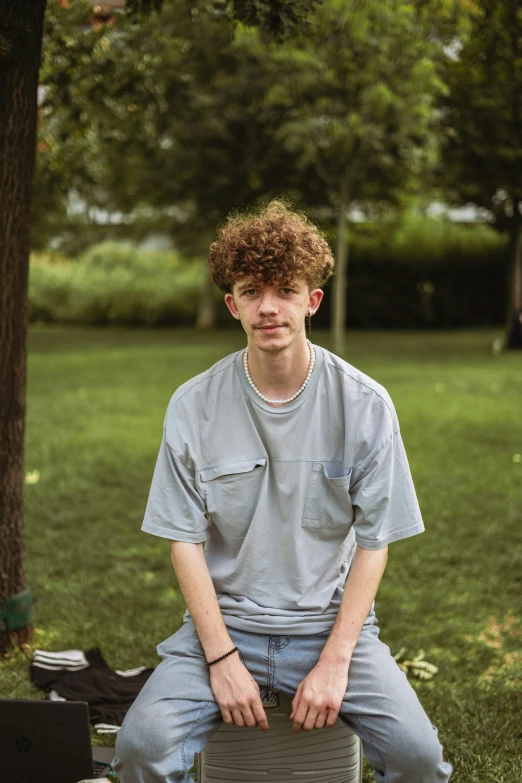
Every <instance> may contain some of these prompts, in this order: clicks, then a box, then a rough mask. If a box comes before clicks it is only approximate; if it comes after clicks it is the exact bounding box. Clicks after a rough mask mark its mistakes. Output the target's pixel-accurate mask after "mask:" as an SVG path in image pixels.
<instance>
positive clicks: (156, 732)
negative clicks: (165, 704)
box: [116, 703, 175, 767]
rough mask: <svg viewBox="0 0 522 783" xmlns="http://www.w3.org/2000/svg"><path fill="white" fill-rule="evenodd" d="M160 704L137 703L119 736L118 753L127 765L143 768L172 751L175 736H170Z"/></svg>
mask: <svg viewBox="0 0 522 783" xmlns="http://www.w3.org/2000/svg"><path fill="white" fill-rule="evenodd" d="M165 718H166V716H165V715H163V714H162V710H161V708H160V707H159V705H157V704H155V705H144V706H143V707H142V706H140V705H139V703H136V704H134V705H133V706H132V707H131V709H130V710H129V712H128V713H127V715H126V717H125V720H124V721H123V724H122V727H121V729H120V730H119V731H118V735H117V738H116V756H117V757H118V761H120V762H122V763H126V764H132V765H135V764H139V766H140V767H144V766H147V765H148V764H151V763H152V764H154V763H157V762H158V761H159V760H161V759H163V758H164V757H165V754H167V753H169V752H170V753H172V751H173V750H174V747H175V738H173V737H172V736H170V737H169V736H167V730H166V727H167V725H168V724H167V720H165Z"/></svg>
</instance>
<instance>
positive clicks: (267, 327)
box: [257, 324, 283, 332]
mask: <svg viewBox="0 0 522 783" xmlns="http://www.w3.org/2000/svg"><path fill="white" fill-rule="evenodd" d="M282 326H283V324H264V325H263V326H258V327H257V328H258V329H261V331H262V332H273V331H275V329H281V328H282Z"/></svg>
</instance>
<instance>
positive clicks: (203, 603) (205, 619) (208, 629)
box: [170, 541, 237, 668]
mask: <svg viewBox="0 0 522 783" xmlns="http://www.w3.org/2000/svg"><path fill="white" fill-rule="evenodd" d="M170 557H171V560H172V565H173V567H174V571H175V573H176V577H177V579H178V583H179V586H180V589H181V592H182V593H183V598H184V599H185V603H186V605H187V607H188V610H189V612H190V616H191V617H192V620H193V621H194V625H195V626H196V631H197V633H198V636H199V641H200V642H201V646H202V647H203V650H204V652H205V657H206V659H207V661H213V660H214V659H215V658H219V657H220V656H221V655H224V654H225V653H227V652H229V650H232V649H233V648H234V647H235V645H234V642H233V641H232V639H231V638H230V634H229V633H228V630H227V626H226V625H225V621H224V620H223V615H222V614H221V609H220V608H219V604H218V600H217V596H216V591H215V589H214V584H213V582H212V578H211V576H210V573H209V570H208V566H207V561H206V560H205V553H204V551H203V544H188V543H185V542H184V541H172V544H171V547H170ZM234 656H235V657H237V653H233V655H231V656H230V657H231V658H232V657H234ZM214 665H215V666H218V665H219V664H214ZM211 668H212V667H211Z"/></svg>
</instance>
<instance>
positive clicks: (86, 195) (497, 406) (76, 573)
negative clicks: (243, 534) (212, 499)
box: [0, 0, 522, 783]
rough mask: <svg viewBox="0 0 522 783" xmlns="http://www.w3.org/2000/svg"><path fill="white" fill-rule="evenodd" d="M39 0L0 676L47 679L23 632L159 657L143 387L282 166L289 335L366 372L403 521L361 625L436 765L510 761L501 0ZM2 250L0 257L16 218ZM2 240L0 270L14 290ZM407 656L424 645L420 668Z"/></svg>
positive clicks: (153, 407)
mask: <svg viewBox="0 0 522 783" xmlns="http://www.w3.org/2000/svg"><path fill="white" fill-rule="evenodd" d="M8 5H9V4H8ZM23 5H24V4H23V3H22V4H21V5H20V6H19V9H20V8H22V7H23ZM41 5H42V8H43V7H45V19H44V30H43V44H42V59H41V67H40V71H39V77H38V89H37V92H36V91H35V92H36V95H35V99H36V97H37V99H38V111H37V123H38V132H37V138H36V168H35V175H34V180H33V186H32V219H31V230H30V249H31V256H30V273H29V284H28V291H27V300H26V301H27V320H28V321H29V329H28V339H27V352H28V379H27V410H26V424H25V465H24V467H23V473H22V474H21V479H20V480H21V481H22V482H23V486H24V492H23V497H24V533H23V537H22V536H21V534H20V531H21V524H22V514H21V506H20V509H19V510H20V514H19V516H18V518H17V519H16V520H15V521H16V524H17V528H16V534H17V535H18V540H20V541H22V540H23V542H24V549H22V548H20V550H19V551H20V558H21V559H20V560H19V561H18V571H17V574H16V576H15V577H13V575H12V573H11V574H9V573H7V580H5V579H4V581H2V592H1V594H0V597H1V598H2V600H4V599H6V598H8V597H9V596H10V595H11V594H12V593H15V589H13V588H12V585H13V584H17V588H16V589H20V590H21V589H22V588H23V589H25V588H26V587H27V586H28V587H29V588H30V590H31V592H32V594H33V596H34V597H35V599H36V602H35V604H34V607H33V623H32V631H33V633H32V639H28V640H27V643H26V644H24V645H22V648H21V649H20V647H16V646H15V647H14V648H13V649H11V650H10V651H8V652H7V653H6V656H5V657H4V658H3V659H1V660H0V693H1V694H2V695H7V696H10V697H37V698H40V697H43V694H42V693H40V692H38V691H36V690H35V689H34V688H33V687H32V686H31V684H30V682H29V671H28V669H29V661H30V655H31V651H32V650H33V649H34V648H35V647H38V648H43V649H53V650H64V649H70V648H79V649H87V648H89V647H92V646H99V647H100V648H101V650H102V652H103V654H104V656H105V657H106V659H107V661H108V662H109V664H110V665H111V666H112V667H113V668H118V669H125V668H133V667H135V666H139V665H150V666H154V665H156V663H157V657H156V653H155V646H156V644H157V643H158V642H159V641H161V640H162V639H163V638H165V637H166V636H167V635H169V634H170V633H173V632H174V631H175V630H176V629H177V628H178V627H179V625H180V623H181V618H182V614H183V611H184V603H183V598H182V596H181V594H180V591H179V587H178V585H177V582H176V579H175V575H174V573H173V571H172V568H171V566H170V560H169V552H168V545H166V543H165V542H164V541H162V540H159V539H158V540H156V539H155V538H154V537H151V536H145V535H144V534H143V533H141V532H140V524H141V519H142V516H143V511H144V508H145V503H146V499H147V493H148V489H149V486H150V480H151V477H152V471H153V468H154V463H155V458H156V454H157V450H158V447H159V442H160V438H161V426H162V421H163V416H164V412H165V409H166V405H167V403H168V400H169V398H170V396H171V395H172V393H173V392H174V390H175V389H176V388H177V387H178V386H179V385H180V384H181V383H183V382H184V381H185V380H187V379H188V378H190V377H192V376H194V375H195V374H197V373H199V372H201V371H203V370H205V369H207V368H208V367H209V366H210V365H211V364H212V363H213V362H215V361H217V360H219V359H220V358H222V357H223V356H225V355H226V354H227V353H230V352H232V351H235V350H239V349H240V348H241V347H242V346H243V345H244V334H243V332H242V331H241V328H240V327H238V325H237V323H236V322H235V321H233V320H232V319H231V318H230V316H229V315H228V311H226V308H225V306H224V304H223V300H222V299H223V297H222V294H221V293H220V292H218V291H217V290H216V289H215V288H214V287H213V285H212V284H211V283H210V281H209V277H208V274H207V271H206V255H207V252H208V247H209V244H210V243H211V242H212V240H213V238H214V236H215V230H216V226H217V225H218V224H219V223H220V222H221V221H222V220H224V218H225V217H226V215H227V214H229V213H230V211H231V210H234V209H245V208H249V207H252V206H255V205H259V204H262V203H265V202H266V201H267V200H268V199H270V198H273V197H280V196H283V197H286V198H287V199H289V201H290V203H292V204H294V205H295V207H296V208H298V209H302V210H304V211H305V212H306V213H307V214H308V215H309V216H310V217H311V218H312V219H313V220H314V221H316V222H317V224H318V225H319V226H320V227H321V229H322V230H323V231H324V232H325V235H326V236H327V238H328V240H329V241H330V243H331V246H332V248H333V249H334V251H335V255H336V260H337V270H338V271H337V274H336V275H335V276H334V278H333V280H332V281H331V282H329V283H328V284H327V286H326V288H325V299H324V302H323V304H322V305H321V308H320V310H319V311H318V313H317V315H316V316H315V317H314V319H313V327H312V339H313V340H314V341H315V342H316V343H318V344H320V345H323V346H325V347H326V348H329V349H331V350H335V351H336V352H337V353H339V354H340V355H342V356H343V358H345V359H346V360H347V361H349V362H350V363H352V364H354V365H355V366H356V367H358V368H359V369H360V370H362V371H364V372H366V373H368V374H369V375H370V376H372V377H373V378H375V379H376V380H377V381H379V382H380V383H382V384H383V385H384V386H385V387H386V388H387V389H388V391H389V392H390V394H391V396H392V399H393V400H394V403H395V405H396V408H397V411H398V415H399V421H400V422H401V430H402V433H403V437H404V440H405V444H406V449H407V453H408V457H409V460H410V465H411V469H412V473H413V477H414V481H415V486H416V489H417V493H418V496H419V502H420V505H421V509H422V512H423V517H424V520H425V524H426V532H425V533H424V534H423V535H422V536H420V537H415V538H414V539H412V540H407V541H404V542H401V543H400V544H397V545H394V546H392V547H391V548H390V557H389V563H388V566H387V569H386V572H385V576H384V578H383V582H382V584H381V587H380V589H379V593H378V596H377V602H376V604H377V616H378V617H379V621H380V627H381V630H382V638H383V640H384V641H385V642H386V643H387V644H388V645H389V646H390V648H391V651H392V654H395V655H397V656H398V659H399V661H400V662H401V665H403V666H404V668H405V669H406V671H407V673H408V676H409V678H410V680H411V682H412V684H413V685H414V687H415V688H416V689H417V691H418V693H419V697H420V698H421V701H422V703H423V705H424V706H425V708H426V710H427V712H428V714H429V716H430V718H431V720H432V722H433V723H434V724H435V725H436V726H437V727H438V729H439V735H440V737H441V740H442V742H443V745H444V748H445V753H446V757H447V758H448V760H450V761H451V763H452V764H453V765H454V768H455V773H454V779H455V781H456V782H457V783H471V782H472V781H476V780H481V781H485V783H516V781H518V780H520V779H521V778H522V735H521V733H520V725H521V718H522V699H521V674H522V649H521V648H522V642H521V639H522V621H521V613H520V582H521V564H522V562H521V561H522V550H521V546H520V518H521V511H522V420H521V399H522V396H521V391H522V351H520V350H517V340H518V336H517V329H518V327H517V315H516V314H517V308H522V278H521V272H520V264H521V261H520V225H521V222H522V213H521V209H520V205H521V203H522V165H521V164H522V149H521V144H520V140H521V139H522V118H521V109H522V106H521V101H522V98H521V96H522V11H521V9H520V4H519V3H517V2H511V0H497V1H496V2H488V1H487V0H480V2H460V3H459V2H453V1H452V2H444V1H443V0H425V1H424V2H419V3H416V4H415V5H414V4H410V3H404V2H398V1H397V2H387V3H382V2H381V3H378V2H373V0H367V2H364V3H362V2H355V1H353V2H351V1H350V0H323V2H314V1H313V0H300V1H299V0H296V2H290V0H288V2H282V3H275V2H274V3H271V2H261V1H258V2H255V1H253V2H225V1H224V0H223V2H219V1H217V0H216V1H215V2H202V1H198V0H196V1H195V2H190V3H189V2H185V1H184V0H165V2H163V4H160V3H156V2H150V3H146V2H139V0H138V1H137V2H132V3H127V7H125V6H124V3H123V2H119V1H118V0H111V2H108V1H107V2H105V3H102V4H100V5H94V4H93V3H89V2H83V0H75V1H74V2H67V1H66V0H48V2H47V4H45V3H42V4H41ZM160 6H161V7H160ZM6 14H7V18H9V14H8V13H7V12H6ZM20 15H22V14H21V13H20ZM13 18H14V17H13ZM0 50H1V47H0ZM1 95H2V92H1V89H0V97H1ZM35 119H36V116H35ZM2 134H3V131H2V130H1V129H0V142H1V141H2V140H3V138H4V136H3V135H2ZM2 184H3V185H5V181H4V180H2ZM7 195H8V194H7ZM5 203H7V198H6V202H5ZM2 220H3V221H4V227H5V221H6V211H5V210H3V212H2ZM27 225H28V224H27ZM7 235H8V231H7V230H6V231H4V234H3V236H4V238H5V236H7ZM3 250H4V255H3V256H2V264H5V265H8V264H9V263H11V264H13V266H14V264H15V262H16V263H17V253H18V252H19V248H17V247H15V246H14V245H13V246H12V247H9V246H8V244H7V243H4V246H3ZM6 269H7V270H8V269H9V267H8V266H3V267H2V285H3V297H9V296H14V294H15V293H17V292H16V291H15V290H14V288H13V287H12V286H13V279H14V277H13V276H10V275H9V274H8V272H6ZM10 286H11V288H10ZM22 293H23V292H22ZM3 301H6V299H3ZM12 301H14V299H13V300H12ZM5 311H6V309H5V308H4V310H3V315H2V318H3V321H2V338H3V342H2V355H3V356H4V357H5V356H8V355H9V352H8V351H7V350H6V344H7V340H8V336H9V334H8V333H9V330H8V329H7V328H5ZM24 317H25V313H24ZM24 344H25V343H24ZM2 377H3V378H5V375H2ZM4 395H5V399H6V398H7V393H6V387H5V386H4ZM3 431H4V432H5V430H3ZM6 444H7V445H9V444H8V440H7V439H4V446H3V449H4V451H5V445H6ZM2 454H4V452H2ZM6 475H7V473H6ZM3 486H4V485H3ZM4 488H5V487H4ZM2 498H4V500H3V501H2V503H1V505H0V510H1V514H2V518H1V521H2V550H1V551H2V552H3V554H0V558H1V563H2V566H3V573H2V577H5V573H6V572H9V568H11V569H12V568H13V562H14V560H13V558H11V559H9V557H6V552H7V551H8V549H9V544H10V541H9V537H10V536H12V537H13V541H14V540H15V538H16V535H15V534H13V532H12V531H13V528H12V527H11V528H10V527H9V525H8V521H7V516H8V513H11V507H10V506H9V504H8V503H7V502H5V498H6V495H5V494H4V495H2ZM19 534H20V535H19ZM17 551H18V550H17ZM6 563H7V565H6ZM21 564H23V565H21ZM20 575H21V576H20ZM9 580H11V581H9ZM17 580H18V581H17ZM20 580H22V581H23V585H22V584H21V582H20ZM9 585H11V587H9ZM4 636H8V637H9V638H12V635H11V636H10V635H9V634H8V633H7V632H6V633H4ZM414 658H420V659H421V660H424V661H426V662H428V663H430V664H433V665H434V666H436V667H437V669H438V672H437V673H436V674H435V675H434V676H432V677H431V678H429V679H422V678H421V677H420V676H419V675H420V674H421V673H422V671H423V670H422V668H421V667H418V666H415V665H414V661H413V659H414ZM94 741H95V742H103V741H104V740H103V739H102V738H100V737H99V736H94ZM106 741H107V743H109V744H112V743H113V741H114V740H113V737H111V738H109V739H108V740H106ZM452 779H453V778H452ZM370 780H371V775H370V773H369V770H366V772H365V781H370Z"/></svg>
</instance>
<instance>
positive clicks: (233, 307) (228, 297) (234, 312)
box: [225, 294, 240, 321]
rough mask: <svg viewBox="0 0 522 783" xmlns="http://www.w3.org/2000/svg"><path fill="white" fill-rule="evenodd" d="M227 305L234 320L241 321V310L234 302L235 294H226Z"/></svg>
mask: <svg viewBox="0 0 522 783" xmlns="http://www.w3.org/2000/svg"><path fill="white" fill-rule="evenodd" d="M225 304H226V306H227V307H228V309H229V310H230V312H231V313H232V315H233V316H234V318H235V319H236V320H237V321H239V320H240V319H239V310H238V309H237V307H236V302H235V300H234V295H233V294H225Z"/></svg>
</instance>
